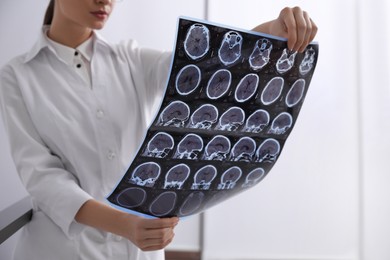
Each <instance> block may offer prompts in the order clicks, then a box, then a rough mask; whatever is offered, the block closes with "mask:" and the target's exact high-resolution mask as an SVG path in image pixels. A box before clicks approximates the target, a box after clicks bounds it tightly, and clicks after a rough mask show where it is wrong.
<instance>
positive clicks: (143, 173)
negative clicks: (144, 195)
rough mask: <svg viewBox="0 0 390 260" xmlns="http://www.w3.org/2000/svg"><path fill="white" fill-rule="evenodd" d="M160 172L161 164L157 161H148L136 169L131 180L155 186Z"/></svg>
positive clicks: (139, 184) (137, 183)
mask: <svg viewBox="0 0 390 260" xmlns="http://www.w3.org/2000/svg"><path fill="white" fill-rule="evenodd" d="M160 173H161V167H160V165H158V164H157V163H155V162H146V163H143V164H141V165H138V166H137V168H135V169H134V171H133V173H132V175H131V178H130V180H129V182H130V183H131V184H136V185H138V186H144V187H153V186H154V183H155V182H156V180H157V179H158V177H159V176H160Z"/></svg>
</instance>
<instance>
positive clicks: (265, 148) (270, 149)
mask: <svg viewBox="0 0 390 260" xmlns="http://www.w3.org/2000/svg"><path fill="white" fill-rule="evenodd" d="M279 153H280V144H279V142H278V141H276V140H275V139H273V138H268V139H266V140H264V142H263V143H262V144H261V145H260V146H259V148H258V149H257V151H256V162H260V163H261V162H269V163H273V162H275V161H276V159H277V157H278V155H279Z"/></svg>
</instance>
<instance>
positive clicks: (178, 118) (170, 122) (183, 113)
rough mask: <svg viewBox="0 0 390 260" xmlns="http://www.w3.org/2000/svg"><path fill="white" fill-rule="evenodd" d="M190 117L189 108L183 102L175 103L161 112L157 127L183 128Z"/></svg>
mask: <svg viewBox="0 0 390 260" xmlns="http://www.w3.org/2000/svg"><path fill="white" fill-rule="evenodd" d="M189 116H190V108H189V106H188V105H187V104H186V103H184V102H182V101H173V102H171V103H170V104H169V105H168V106H167V107H165V108H164V110H163V111H162V112H161V114H160V116H159V119H158V122H157V125H158V126H173V127H183V126H184V123H185V122H186V121H187V120H188V118H189Z"/></svg>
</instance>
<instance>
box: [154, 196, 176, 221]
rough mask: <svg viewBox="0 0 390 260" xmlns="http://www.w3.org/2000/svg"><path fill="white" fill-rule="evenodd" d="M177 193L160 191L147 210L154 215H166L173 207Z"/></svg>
mask: <svg viewBox="0 0 390 260" xmlns="http://www.w3.org/2000/svg"><path fill="white" fill-rule="evenodd" d="M176 200H177V195H176V193H175V192H173V191H166V192H163V193H161V194H160V195H159V196H158V197H157V198H156V199H155V200H154V201H153V202H152V203H151V204H150V206H149V211H150V213H152V214H153V215H154V216H157V217H162V216H167V215H168V214H169V213H170V212H171V211H172V210H173V208H174V207H175V204H176Z"/></svg>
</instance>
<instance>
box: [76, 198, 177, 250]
mask: <svg viewBox="0 0 390 260" xmlns="http://www.w3.org/2000/svg"><path fill="white" fill-rule="evenodd" d="M75 220H76V221H77V222H79V223H82V224H85V225H88V226H91V227H94V228H98V229H100V230H104V231H107V232H110V233H113V234H116V235H119V236H122V237H125V238H127V239H128V240H130V241H131V242H132V243H133V244H134V245H136V246H137V247H139V248H140V249H141V250H142V251H154V250H160V249H163V248H165V247H166V246H167V245H168V244H169V243H171V242H172V240H173V237H174V236H175V233H174V232H173V229H174V228H175V226H176V225H177V224H178V222H179V218H177V217H173V218H160V219H159V218H156V219H147V218H142V217H139V216H136V215H131V214H128V213H125V212H123V211H120V210H117V209H115V208H113V207H111V206H108V205H106V204H105V203H102V202H100V201H97V200H94V199H90V200H88V201H86V202H85V203H84V204H83V205H82V206H81V208H80V209H79V211H78V212H77V214H76V216H75Z"/></svg>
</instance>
